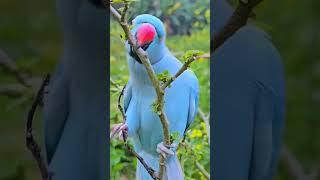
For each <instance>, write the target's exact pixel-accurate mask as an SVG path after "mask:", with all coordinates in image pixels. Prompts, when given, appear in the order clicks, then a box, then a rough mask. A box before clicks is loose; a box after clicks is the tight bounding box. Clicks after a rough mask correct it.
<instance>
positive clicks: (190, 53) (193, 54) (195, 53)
mask: <svg viewBox="0 0 320 180" xmlns="http://www.w3.org/2000/svg"><path fill="white" fill-rule="evenodd" d="M203 54H204V52H203V51H199V50H188V51H187V52H186V53H185V54H184V55H183V56H182V60H183V61H188V60H190V58H193V57H196V56H201V55H203Z"/></svg>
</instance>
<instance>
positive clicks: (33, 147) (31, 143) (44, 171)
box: [26, 75, 52, 180]
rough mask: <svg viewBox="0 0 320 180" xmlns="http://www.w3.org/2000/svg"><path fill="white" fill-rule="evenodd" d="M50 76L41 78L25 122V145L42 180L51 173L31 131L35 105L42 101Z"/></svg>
mask: <svg viewBox="0 0 320 180" xmlns="http://www.w3.org/2000/svg"><path fill="white" fill-rule="evenodd" d="M49 79H50V76H49V75H47V76H46V78H45V79H44V80H43V82H42V84H41V86H40V89H39V90H38V93H37V96H36V98H35V100H34V102H33V104H32V106H31V108H30V110H29V113H28V117H27V122H26V146H27V147H28V149H29V150H30V152H31V153H32V155H33V157H34V158H35V159H36V161H37V164H38V167H39V169H40V173H41V177H42V179H43V180H51V175H52V174H51V173H49V170H48V166H47V164H46V162H45V160H44V158H43V156H42V154H41V148H40V146H39V145H38V143H37V142H36V140H35V139H34V137H33V133H32V121H33V117H34V114H35V112H36V109H37V106H38V105H39V104H40V103H42V99H43V93H44V89H45V86H46V85H48V83H49Z"/></svg>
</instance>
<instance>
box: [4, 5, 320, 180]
mask: <svg viewBox="0 0 320 180" xmlns="http://www.w3.org/2000/svg"><path fill="white" fill-rule="evenodd" d="M190 1H192V0H190ZM143 2H144V3H145V2H151V1H143ZM161 2H162V1H161ZM165 2H169V1H164V3H165ZM170 2H172V3H175V2H178V1H170ZM179 2H181V1H179ZM192 2H195V1H192ZM197 2H198V1H197ZM201 2H202V1H201ZM149 4H152V3H149ZM144 6H145V5H144ZM144 6H141V7H137V12H132V15H134V13H138V12H139V13H140V12H145V10H146V9H144V8H143V7H144ZM153 6H158V7H159V5H157V4H155V5H153ZM165 7H166V6H165ZM206 7H209V6H206ZM319 7H320V5H319V2H318V1H311V0H310V1H298V0H284V1H275V0H269V1H267V0H265V1H264V2H263V3H262V4H261V5H260V6H259V7H258V8H257V9H256V10H255V14H256V19H255V23H256V24H257V26H259V27H261V28H263V29H264V30H265V31H267V32H268V33H269V34H270V35H271V36H272V39H273V42H274V44H275V46H276V47H277V48H278V49H279V51H280V53H281V55H282V57H283V60H284V64H285V69H286V79H287V94H288V97H287V119H286V133H285V144H286V146H287V147H288V148H289V149H290V151H291V152H292V153H293V154H294V155H295V157H296V158H297V159H298V160H299V162H300V163H301V165H302V166H303V168H304V170H305V172H306V173H310V172H311V170H312V169H313V168H314V167H316V166H317V165H319V163H320V141H319V139H320V124H319V123H320V122H319V119H320V112H319V107H320V106H319V105H320V62H319V51H318V49H319V48H320V45H319V42H320V41H319V40H320V37H319V32H320V31H319V29H320V28H319V20H318V19H317V17H320V16H319V15H320V11H319ZM172 8H173V9H174V7H172ZM150 9H152V8H150ZM160 9H165V10H166V8H163V7H162V8H160ZM168 9H169V8H168ZM165 10H164V12H166V11H165ZM156 11H159V10H158V9H157V8H154V13H159V12H156ZM192 11H193V10H189V11H188V10H183V8H182V7H181V6H180V7H178V10H177V11H175V12H176V13H178V12H179V13H181V14H186V16H189V15H190V12H192ZM193 12H194V13H196V12H195V11H193ZM162 14H164V13H161V12H160V15H159V14H157V15H158V16H160V17H161V15H162ZM161 18H162V19H163V18H165V15H164V16H163V17H161ZM199 18H200V20H198V21H200V22H201V23H199V24H198V23H196V22H197V21H194V24H193V23H191V28H190V26H189V25H187V24H188V23H182V24H180V25H179V22H180V20H181V19H178V21H176V20H171V21H170V20H169V22H170V23H171V24H177V25H178V26H181V25H184V24H186V25H185V26H184V27H183V28H178V29H177V28H175V26H174V25H172V26H170V28H172V29H173V30H172V31H171V30H169V31H171V32H170V34H171V37H169V38H168V46H169V47H170V49H171V50H172V51H173V52H174V53H177V54H176V55H177V57H180V56H181V55H182V53H183V52H184V51H185V50H188V49H199V50H203V51H206V50H209V46H208V44H207V43H206V42H208V37H207V34H208V32H209V30H208V28H207V27H206V26H207V25H206V22H205V21H206V20H204V19H203V20H201V18H202V16H201V17H200V16H199ZM186 19H187V18H186ZM174 21H176V22H174ZM188 22H189V21H188ZM197 24H198V25H197ZM188 27H189V28H188ZM117 28H119V27H118V26H117V25H112V26H111V30H112V31H113V32H114V33H118V31H119V29H117ZM111 35H112V34H111ZM112 37H113V38H112V40H111V43H114V45H112V48H113V49H112V51H114V52H119V54H118V55H115V54H114V57H112V56H111V59H110V61H111V66H113V67H114V69H111V71H112V72H111V73H112V78H113V79H114V80H116V81H117V82H118V80H120V79H122V78H124V77H125V76H126V78H127V75H122V74H121V76H120V73H119V72H121V73H122V72H123V73H124V74H125V73H127V70H126V68H127V67H126V65H125V57H124V55H123V51H122V49H121V48H122V45H121V42H120V41H119V38H118V37H119V36H118V34H114V36H113V35H112ZM61 46H62V39H61V33H60V31H59V24H58V22H57V17H56V12H55V2H54V1H53V0H51V1H40V0H29V1H28V2H20V1H10V0H1V1H0V48H1V49H3V50H4V51H5V52H7V54H8V55H9V56H10V57H11V58H12V59H14V60H15V61H16V63H17V64H18V67H20V68H21V69H22V70H23V71H24V72H25V73H27V74H31V75H32V76H33V77H42V76H44V74H45V73H47V72H51V71H52V69H53V68H54V65H55V63H56V61H57V60H58V58H59V53H60V51H61ZM116 46H118V47H119V49H117V48H116ZM118 61H119V62H118ZM207 63H208V62H199V63H197V64H195V65H193V66H192V67H191V68H192V69H193V70H194V71H195V72H196V74H197V75H198V77H199V76H200V77H203V79H202V80H201V79H200V78H199V79H200V81H202V82H200V83H201V85H202V86H205V87H206V86H207V87H208V86H209V84H208V82H206V81H205V77H206V75H205V73H208V71H207V70H208V68H207V67H208V64H207ZM202 67H204V68H203V69H201V70H199V68H202ZM206 71H207V72H206ZM208 76H209V74H207V77H208ZM126 78H124V79H126ZM16 83H17V81H16V80H15V78H13V76H11V75H10V74H9V73H8V72H7V71H5V70H4V69H3V68H2V67H0V89H1V88H2V87H5V86H7V85H8V84H16ZM119 83H121V84H123V83H124V81H123V80H120V81H119ZM114 90H116V89H114ZM202 90H203V91H204V90H206V91H204V92H201V98H203V99H201V101H202V102H200V103H201V107H202V108H203V111H204V112H205V113H208V112H209V111H208V108H209V106H206V105H205V104H206V102H207V101H208V97H209V94H208V88H206V89H204V88H202ZM23 92H24V93H23V95H22V96H18V97H8V96H6V95H3V94H2V95H1V94H0V180H35V179H40V176H39V174H38V169H37V167H36V164H35V162H34V160H33V159H32V157H31V154H30V153H29V152H28V151H27V150H26V148H25V142H24V123H25V119H26V113H27V110H28V108H29V107H30V104H31V98H32V96H33V93H32V92H33V89H31V90H30V89H25V90H24V91H23ZM206 94H207V95H208V96H205V95H206ZM111 95H112V94H111ZM115 96H116V95H112V98H113V100H112V102H114V97H115ZM206 97H207V98H206ZM203 101H205V103H203ZM112 112H116V111H112ZM115 116H118V117H115ZM39 117H40V116H39V115H37V117H36V119H35V122H36V124H35V126H36V128H35V136H36V137H38V138H39V137H41V136H42V133H41V123H40V122H41V119H40V118H39ZM117 118H119V115H116V113H112V114H111V120H112V121H119V119H117ZM197 121H199V119H198V120H197ZM195 128H200V130H201V128H202V130H203V127H195ZM190 133H191V132H190ZM197 135H199V133H194V136H197ZM202 135H204V136H206V135H205V134H202ZM196 138H198V139H199V140H202V139H201V138H200V137H195V138H194V139H196ZM204 138H206V137H204ZM39 141H41V139H39ZM203 142H205V141H203ZM112 146H113V147H117V148H112V149H113V151H111V157H112V156H114V157H115V156H116V154H118V155H120V156H119V157H124V154H125V153H126V152H125V151H123V148H122V147H121V144H119V142H113V144H112ZM205 147H207V146H205ZM127 157H128V159H121V158H119V159H117V158H112V161H111V165H113V166H112V168H114V170H117V168H118V170H117V171H114V172H119V174H118V175H117V173H113V176H114V177H117V176H118V177H119V176H120V173H121V174H132V173H134V172H133V168H134V167H133V164H134V163H133V162H132V161H133V158H131V157H130V156H127ZM207 160H208V159H207ZM117 161H118V162H120V161H121V162H122V163H118V164H122V165H118V166H119V167H115V166H114V165H115V164H117V163H116V162H117ZM206 162H207V161H201V163H202V164H204V165H205V166H206V168H208V167H209V164H208V163H207V164H206ZM124 166H127V167H131V168H128V172H126V171H121V169H123V167H124ZM192 166H193V165H190V167H192ZM192 169H194V168H192ZM287 169H288V168H287V165H286V164H285V163H284V162H281V163H280V166H279V168H278V171H277V177H276V179H278V180H291V179H295V178H293V177H292V176H291V175H290V173H288V170H287ZM187 172H190V173H192V172H194V171H191V170H190V171H189V170H188V171H187ZM195 176H196V174H195Z"/></svg>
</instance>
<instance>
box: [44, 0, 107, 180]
mask: <svg viewBox="0 0 320 180" xmlns="http://www.w3.org/2000/svg"><path fill="white" fill-rule="evenodd" d="M97 3H98V1H91V2H90V1H82V0H57V10H58V13H57V14H58V16H59V18H60V21H61V22H62V23H61V24H62V32H63V38H64V47H63V53H62V56H61V59H60V62H59V64H58V66H57V68H56V71H55V73H54V75H53V77H52V78H51V81H50V84H49V87H48V91H49V92H48V94H46V95H45V97H44V109H43V119H44V144H45V154H46V159H47V163H48V165H49V171H50V172H52V173H53V176H52V179H53V180H71V179H77V180H88V179H94V180H104V179H106V177H107V163H106V161H107V156H108V154H107V146H106V143H107V141H106V139H105V136H106V133H105V132H106V129H108V123H107V117H106V111H107V110H106V104H107V94H108V93H106V87H107V85H106V82H107V81H106V80H107V78H108V77H107V72H106V67H107V66H106V62H107V61H106V51H107V48H108V47H107V41H106V38H107V28H106V27H107V21H106V20H107V13H106V11H105V9H102V8H98V6H97V5H98V4H97Z"/></svg>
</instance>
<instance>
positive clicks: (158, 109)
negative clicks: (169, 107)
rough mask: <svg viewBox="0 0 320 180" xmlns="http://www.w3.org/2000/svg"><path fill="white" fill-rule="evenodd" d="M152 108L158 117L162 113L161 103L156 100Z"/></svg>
mask: <svg viewBox="0 0 320 180" xmlns="http://www.w3.org/2000/svg"><path fill="white" fill-rule="evenodd" d="M151 108H152V111H153V112H154V113H156V114H158V115H160V114H161V111H160V104H159V102H158V101H157V100H156V101H154V102H153V103H152V105H151Z"/></svg>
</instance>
